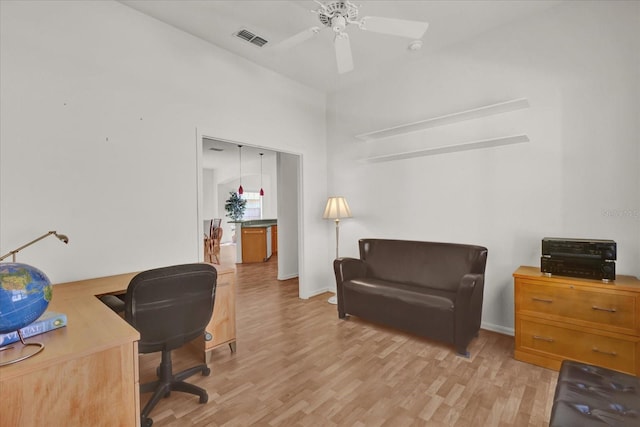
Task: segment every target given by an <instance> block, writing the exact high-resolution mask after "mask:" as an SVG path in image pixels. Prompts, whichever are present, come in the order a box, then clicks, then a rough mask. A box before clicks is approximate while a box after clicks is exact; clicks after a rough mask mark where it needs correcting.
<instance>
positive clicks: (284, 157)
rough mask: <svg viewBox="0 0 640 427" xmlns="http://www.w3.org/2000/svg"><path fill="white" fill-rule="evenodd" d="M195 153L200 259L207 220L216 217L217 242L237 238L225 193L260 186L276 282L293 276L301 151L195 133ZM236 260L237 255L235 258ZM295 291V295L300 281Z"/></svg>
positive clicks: (296, 267) (296, 256)
mask: <svg viewBox="0 0 640 427" xmlns="http://www.w3.org/2000/svg"><path fill="white" fill-rule="evenodd" d="M239 146H242V148H240V147H239ZM240 150H241V155H240ZM196 151H197V163H198V167H197V170H198V176H197V187H198V210H197V211H198V215H197V216H198V218H197V219H198V233H199V239H198V242H199V243H198V244H199V252H198V253H199V254H200V260H204V245H203V244H202V242H203V238H204V237H205V236H206V234H207V233H208V231H209V229H208V228H207V227H208V225H207V224H208V223H209V222H210V221H211V220H212V219H216V218H217V219H222V221H221V223H220V225H221V227H222V236H223V237H222V238H221V244H222V245H235V244H236V241H237V239H238V237H239V236H238V235H236V233H238V232H239V229H240V226H241V224H237V223H234V222H233V221H232V220H231V219H230V218H229V217H227V216H226V211H225V209H224V205H225V201H226V200H227V199H228V198H229V196H230V193H233V192H237V190H238V188H239V186H240V185H242V187H243V191H244V192H260V190H261V189H262V190H263V193H264V195H263V196H261V213H262V218H261V219H262V220H274V221H276V223H277V254H278V256H277V263H278V274H277V278H278V280H287V279H291V278H294V277H298V276H299V272H300V267H299V265H300V259H301V254H300V248H302V244H301V243H300V238H301V233H300V226H299V224H300V213H301V204H300V201H301V198H300V188H301V185H300V177H301V171H300V168H301V155H299V154H292V153H286V152H283V151H278V150H275V149H272V148H267V147H260V146H256V145H250V144H246V143H242V142H236V141H228V140H222V139H219V138H216V137H213V136H210V135H205V134H200V133H198V132H197V145H196ZM240 159H241V161H242V164H240ZM227 251H228V248H227ZM241 258H242V256H241V255H240V256H239V257H238V260H240V259H241ZM298 292H299V294H300V285H299V287H298Z"/></svg>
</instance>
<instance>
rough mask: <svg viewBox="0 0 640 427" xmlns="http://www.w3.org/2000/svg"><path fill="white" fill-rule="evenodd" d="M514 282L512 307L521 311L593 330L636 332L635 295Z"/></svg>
mask: <svg viewBox="0 0 640 427" xmlns="http://www.w3.org/2000/svg"><path fill="white" fill-rule="evenodd" d="M517 285H518V289H517V291H516V295H517V298H516V310H518V311H519V312H521V313H526V314H529V315H533V316H540V317H543V318H556V319H558V320H562V321H569V322H571V321H574V322H575V323H576V324H582V325H585V326H591V327H593V328H597V329H607V330H613V331H617V332H622V333H635V332H636V328H637V326H636V324H635V318H636V316H635V313H636V310H637V307H636V304H637V303H638V301H637V294H633V293H630V292H629V293H626V292H612V291H607V290H604V289H589V288H576V287H574V286H572V285H562V284H552V285H546V284H541V283H538V282H535V281H527V280H522V281H518V283H517Z"/></svg>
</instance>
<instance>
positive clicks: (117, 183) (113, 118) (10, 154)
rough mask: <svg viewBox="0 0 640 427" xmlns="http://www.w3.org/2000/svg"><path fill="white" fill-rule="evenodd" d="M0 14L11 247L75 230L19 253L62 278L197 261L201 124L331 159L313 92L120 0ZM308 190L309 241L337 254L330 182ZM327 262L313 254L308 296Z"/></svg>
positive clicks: (0, 198) (1, 174) (6, 239)
mask: <svg viewBox="0 0 640 427" xmlns="http://www.w3.org/2000/svg"><path fill="white" fill-rule="evenodd" d="M0 19H1V20H0V24H1V25H0V31H1V33H0V43H1V44H0V55H1V56H0V67H1V68H0V90H1V92H2V97H1V101H0V102H1V103H0V110H1V114H2V116H1V121H2V126H1V128H2V129H1V133H0V136H1V139H0V141H1V144H0V166H1V168H0V169H1V171H0V190H1V191H0V234H1V236H0V245H1V246H0V249H1V252H2V253H4V252H7V251H9V250H11V249H13V248H15V247H17V246H19V245H20V244H22V243H24V242H25V241H28V240H30V239H32V238H34V237H35V236H37V235H39V234H41V233H44V232H46V231H48V230H53V229H56V230H58V231H59V232H63V233H66V234H68V235H69V237H70V243H69V245H68V246H67V247H64V246H61V244H60V243H59V242H57V241H56V240H55V239H49V240H47V241H46V242H43V243H41V244H39V245H37V246H33V247H31V248H29V249H27V250H25V251H23V252H22V253H21V254H20V256H19V257H18V260H19V261H23V262H27V263H32V264H34V265H37V266H38V267H40V268H41V269H43V270H44V271H45V272H47V274H48V275H49V276H50V278H51V279H52V281H53V282H54V283H55V282H62V281H68V280H77V279H82V278H87V277H96V276H102V275H110V274H116V273H122V272H127V271H135V270H142V269H146V268H151V267H156V266H162V265H169V264H176V263H181V262H193V261H196V260H197V259H198V253H199V251H200V247H201V245H202V240H201V239H202V236H201V235H200V234H199V231H198V229H199V224H198V223H197V209H198V207H197V203H198V201H197V188H196V187H197V185H196V181H197V174H199V173H201V172H200V171H199V170H198V167H197V164H196V158H197V152H196V150H197V147H199V146H200V145H199V144H198V143H197V140H196V138H197V130H196V129H198V130H200V129H203V130H206V132H204V133H203V134H205V135H211V136H214V137H220V138H222V139H225V140H229V141H243V142H245V143H247V144H251V145H260V146H264V147H268V148H272V149H274V150H282V151H287V152H294V153H300V154H303V155H304V156H305V157H304V158H305V159H313V162H306V161H304V162H303V165H302V170H303V172H302V174H303V177H312V176H324V174H325V173H326V151H325V150H326V149H325V139H326V138H325V129H326V128H325V97H324V95H323V94H321V93H319V92H317V91H314V90H312V89H309V88H307V87H305V86H302V85H300V84H297V83H295V82H292V81H291V80H288V79H286V78H283V77H281V76H279V75H277V74H275V73H272V72H270V71H267V70H265V69H262V68H260V67H257V66H255V65H253V64H251V63H249V62H247V61H245V60H243V59H241V58H239V57H236V56H234V55H232V54H229V53H228V52H226V51H223V50H221V49H218V48H216V47H214V46H212V45H210V44H207V43H205V42H203V41H201V40H199V39H196V38H194V37H192V36H189V35H187V34H185V33H182V32H180V31H178V30H176V29H174V28H172V27H170V26H167V25H165V24H162V23H160V22H159V21H156V20H154V19H151V18H149V17H146V16H144V15H142V14H140V13H138V12H136V11H134V10H132V9H130V8H128V7H126V6H124V5H122V4H120V3H117V2H110V1H100V2H94V1H90V2H77V1H42V2H39V1H30V2H0ZM248 105H250V106H252V107H253V108H252V109H247V106H248ZM303 191H304V193H305V194H306V196H305V199H304V201H303V203H302V209H303V210H302V225H301V226H302V227H303V229H304V233H305V237H306V240H305V244H304V246H303V248H302V252H303V253H305V252H307V251H311V250H312V249H313V251H314V252H316V253H317V252H318V248H320V251H322V252H323V253H326V252H328V250H327V247H328V237H327V234H326V233H325V230H324V227H323V226H324V224H323V223H322V219H321V218H320V214H319V212H321V209H322V205H323V203H324V198H325V196H326V182H325V181H324V180H313V179H304V181H303ZM311 245H312V246H311ZM330 262H331V260H330V257H329V256H327V257H326V260H320V262H318V258H317V257H315V256H314V257H313V259H312V258H311V257H307V258H305V259H303V260H302V263H303V264H304V270H303V272H302V273H301V277H300V293H301V296H302V297H308V296H310V295H312V294H314V293H317V292H320V291H321V290H323V289H324V288H326V283H327V281H328V280H330V279H331V270H330V267H327V266H330Z"/></svg>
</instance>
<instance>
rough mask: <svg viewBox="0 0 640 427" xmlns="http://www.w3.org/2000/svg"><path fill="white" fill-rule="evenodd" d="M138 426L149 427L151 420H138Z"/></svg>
mask: <svg viewBox="0 0 640 427" xmlns="http://www.w3.org/2000/svg"><path fill="white" fill-rule="evenodd" d="M140 425H141V426H142V427H151V426H152V425H153V420H152V419H151V418H140Z"/></svg>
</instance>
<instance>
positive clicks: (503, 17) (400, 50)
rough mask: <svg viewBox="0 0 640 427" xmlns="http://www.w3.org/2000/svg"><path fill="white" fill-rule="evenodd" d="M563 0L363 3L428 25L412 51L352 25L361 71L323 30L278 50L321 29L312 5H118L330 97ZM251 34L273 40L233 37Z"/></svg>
mask: <svg viewBox="0 0 640 427" xmlns="http://www.w3.org/2000/svg"><path fill="white" fill-rule="evenodd" d="M560 1H561V0H549V1H547V0H533V1H527V0H517V1H513V0H512V1H508V0H487V1H485V0H470V1H469V0H456V1H451V0H440V1H433V0H413V1H401V0H395V1H383V0H376V1H357V0H355V1H354V3H355V4H357V5H358V6H360V8H359V13H360V17H363V16H381V17H386V18H397V19H408V20H414V21H426V22H429V29H428V30H427V32H426V34H425V35H424V37H423V39H422V41H423V48H422V49H421V50H420V51H418V52H411V51H409V50H408V45H409V43H410V42H411V41H412V40H409V39H406V38H402V37H396V36H390V35H384V34H378V33H373V32H370V31H363V30H360V29H359V28H357V27H355V26H353V25H350V26H348V27H347V29H346V31H347V33H349V37H350V39H351V47H352V51H353V61H354V64H355V70H354V71H351V72H349V73H346V74H338V73H337V71H336V61H335V54H334V50H333V32H332V31H331V30H330V29H329V28H324V30H322V31H321V32H320V33H319V34H318V35H316V36H314V37H313V38H312V39H310V40H307V41H305V42H304V43H302V44H300V45H298V46H296V47H294V48H292V49H290V50H287V51H285V52H282V53H280V54H277V53H276V52H274V49H273V46H274V45H275V44H277V43H278V42H280V41H282V40H284V39H286V38H288V37H291V36H293V35H294V34H297V33H299V32H300V31H303V30H305V29H308V28H310V27H314V26H321V25H322V24H321V23H320V22H319V20H318V17H317V15H315V14H313V13H311V12H310V10H312V9H317V8H318V4H317V3H315V2H314V1H312V0H288V1H285V0H281V1H272V0H233V1H223V0H120V2H121V3H123V4H125V5H127V6H130V7H132V8H134V9H136V10H138V11H140V12H142V13H144V14H147V15H149V16H152V17H154V18H156V19H158V20H160V21H162V22H165V23H167V24H169V25H172V26H174V27H176V28H178V29H180V30H183V31H185V32H187V33H189V34H192V35H193V36H196V37H198V38H200V39H203V40H205V41H207V42H210V43H212V44H214V45H216V46H219V47H221V48H223V49H225V50H228V51H230V52H233V53H235V54H237V55H239V56H241V57H244V58H246V59H248V60H249V61H252V62H255V63H256V64H259V65H261V66H263V67H266V68H269V69H271V70H273V71H276V72H278V73H280V74H283V75H285V76H288V77H290V78H292V79H294V80H297V81H299V82H301V83H304V84H305V85H309V86H311V87H314V88H317V89H319V90H321V91H324V92H332V91H336V90H339V89H341V88H344V87H348V86H349V85H352V84H354V83H355V82H357V81H362V80H364V79H367V78H368V77H369V76H371V75H372V74H373V73H384V71H385V70H387V69H390V68H393V67H403V66H407V65H408V64H410V63H411V62H412V61H416V60H419V59H420V58H426V57H428V55H429V53H430V52H433V51H434V50H437V49H441V48H443V47H446V46H447V45H451V44H453V43H456V42H460V41H462V40H465V39H468V38H470V37H473V36H474V35H477V34H480V33H482V32H485V31H488V30H490V29H492V28H495V27H497V26H500V25H504V24H506V23H508V22H511V21H513V20H516V19H518V18H522V17H524V16H526V15H530V14H534V13H538V12H540V11H542V10H544V9H547V8H549V7H552V6H554V5H557V4H558V3H560ZM241 29H247V30H249V31H251V32H252V33H254V34H257V35H259V36H261V37H263V38H265V39H266V40H267V41H268V43H267V44H266V45H264V46H263V47H257V46H255V45H253V44H250V43H248V42H246V41H244V40H241V39H239V38H237V37H235V36H234V34H235V33H237V32H238V31H239V30H241Z"/></svg>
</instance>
